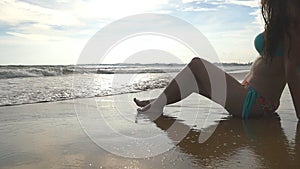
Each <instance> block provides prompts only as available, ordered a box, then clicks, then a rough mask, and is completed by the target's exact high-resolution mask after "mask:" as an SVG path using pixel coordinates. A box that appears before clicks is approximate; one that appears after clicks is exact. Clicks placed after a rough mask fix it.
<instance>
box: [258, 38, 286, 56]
mask: <svg viewBox="0 0 300 169" xmlns="http://www.w3.org/2000/svg"><path fill="white" fill-rule="evenodd" d="M254 46H255V49H256V50H257V52H258V53H259V54H260V55H261V56H262V55H263V53H264V34H263V33H260V34H258V35H257V36H256V38H255V40H254ZM275 56H279V57H283V56H284V45H283V43H279V47H278V48H277V50H276V52H275Z"/></svg>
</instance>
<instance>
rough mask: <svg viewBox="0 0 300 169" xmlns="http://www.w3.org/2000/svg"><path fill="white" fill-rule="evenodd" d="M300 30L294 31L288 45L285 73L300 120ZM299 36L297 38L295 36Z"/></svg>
mask: <svg viewBox="0 0 300 169" xmlns="http://www.w3.org/2000/svg"><path fill="white" fill-rule="evenodd" d="M297 35H300V31H298V32H296V31H294V32H293V31H292V32H291V38H290V40H288V41H289V42H288V44H291V46H290V45H287V46H286V47H288V46H290V47H289V52H288V55H286V56H285V59H284V62H285V73H286V81H287V83H288V86H289V89H290V93H291V95H292V99H293V103H294V107H295V110H296V115H297V117H298V120H300V39H299V36H297ZM295 37H297V38H295Z"/></svg>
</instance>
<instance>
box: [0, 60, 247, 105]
mask: <svg viewBox="0 0 300 169" xmlns="http://www.w3.org/2000/svg"><path fill="white" fill-rule="evenodd" d="M216 65H217V66H218V67H220V68H221V69H223V70H224V71H225V72H227V73H229V74H230V73H245V72H248V71H249V69H250V64H238V63H226V64H225V63H223V64H221V63H216ZM184 66H185V65H184V64H86V65H1V66H0V106H11V105H20V104H33V103H41V102H55V101H60V100H70V99H76V98H91V97H103V96H108V95H117V94H123V93H133V92H140V91H145V90H151V89H157V88H163V87H166V86H167V85H168V83H169V81H170V80H171V79H172V78H174V76H175V75H176V74H177V73H178V72H179V71H180V70H181V69H182V68H184Z"/></svg>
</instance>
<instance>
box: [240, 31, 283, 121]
mask: <svg viewBox="0 0 300 169" xmlns="http://www.w3.org/2000/svg"><path fill="white" fill-rule="evenodd" d="M254 46H255V48H256V50H257V52H258V53H259V54H260V55H261V56H262V54H263V48H264V36H263V33H260V34H258V35H257V36H256V38H255V40H254ZM275 56H278V57H283V56H284V45H283V44H279V47H278V48H277V50H276V52H275ZM242 85H243V86H244V87H245V88H246V89H248V93H247V95H246V98H245V102H244V106H243V111H242V118H243V119H248V118H249V115H250V113H251V111H252V107H253V106H254V104H255V102H256V100H258V101H259V104H260V107H261V109H262V111H263V113H264V114H269V113H274V112H275V111H276V110H277V109H278V107H279V101H278V102H271V101H269V100H268V99H266V98H264V97H263V96H261V95H260V94H259V93H258V92H257V91H256V90H255V89H254V88H253V87H252V86H251V85H250V84H249V82H247V81H246V80H244V81H243V82H242Z"/></svg>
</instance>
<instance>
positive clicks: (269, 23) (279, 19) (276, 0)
mask: <svg viewBox="0 0 300 169" xmlns="http://www.w3.org/2000/svg"><path fill="white" fill-rule="evenodd" d="M299 1H300V0H262V1H261V12H262V16H263V18H264V21H265V32H264V55H263V57H264V58H267V59H268V60H269V59H272V56H274V54H275V52H276V50H277V49H278V47H279V45H280V44H279V43H283V42H284V39H285V36H287V37H288V38H289V39H290V34H289V28H290V26H291V25H292V23H296V22H295V20H298V16H297V14H295V13H294V14H291V13H289V12H288V11H289V10H290V9H289V8H291V7H293V8H294V11H297V12H298V11H299V10H300V2H299ZM293 25H294V26H295V25H297V24H293ZM290 47H291V46H289V48H290Z"/></svg>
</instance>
